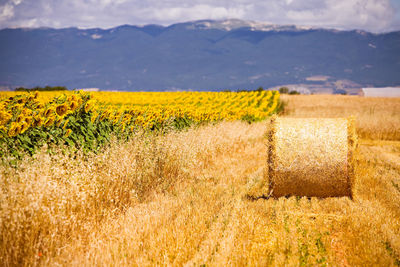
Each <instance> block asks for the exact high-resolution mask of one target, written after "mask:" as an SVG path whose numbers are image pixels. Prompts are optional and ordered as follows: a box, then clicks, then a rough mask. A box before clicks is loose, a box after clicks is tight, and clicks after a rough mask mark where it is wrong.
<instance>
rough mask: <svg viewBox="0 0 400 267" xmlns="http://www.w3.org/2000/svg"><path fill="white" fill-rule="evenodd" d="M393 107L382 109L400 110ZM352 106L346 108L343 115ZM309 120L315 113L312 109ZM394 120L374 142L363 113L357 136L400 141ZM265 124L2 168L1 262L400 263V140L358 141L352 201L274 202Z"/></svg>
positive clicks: (227, 126)
mask: <svg viewBox="0 0 400 267" xmlns="http://www.w3.org/2000/svg"><path fill="white" fill-rule="evenodd" d="M315 98H316V97H314V96H311V97H310V101H311V102H315V103H317V102H318V100H317V99H315ZM343 99H345V98H343ZM350 99H352V98H350ZM360 99H362V98H360ZM296 101H297V100H296ZM302 101H303V102H306V100H305V99H303V100H302ZM357 101H361V100H357ZM365 101H367V102H368V101H370V100H369V99H366V100H365ZM391 101H395V100H391ZM294 102H295V101H294V100H292V98H290V99H289V104H288V106H287V107H288V109H289V111H290V110H292V111H293V108H292V107H291V105H295V109H294V111H293V112H296V114H294V113H292V114H291V116H297V115H298V116H300V115H301V113H302V110H301V109H302V108H301V106H299V104H298V103H297V104H296V103H294ZM319 102H324V103H325V106H324V107H323V110H322V111H321V116H325V117H326V116H329V113H328V111H329V106H327V105H331V106H332V109H333V110H335V107H336V106H338V101H337V98H333V100H332V101H331V102H329V101H328V100H327V99H325V97H324V96H321V101H319ZM353 104H354V103H353ZM303 105H305V103H303ZM361 105H363V106H365V107H366V106H367V105H366V104H365V105H364V104H363V103H361ZM393 105H394V104H393V103H392V106H391V108H389V111H387V112H386V113H385V112H384V111H383V110H381V111H379V114H390V112H394V107H393ZM311 106H312V104H310V107H311ZM354 109H356V108H354V107H352V105H351V104H349V105H348V108H347V112H348V113H349V110H350V111H351V110H354ZM390 109H391V111H390ZM360 110H362V109H360ZM303 114H307V116H310V117H311V116H312V117H318V116H319V111H318V110H314V114H313V113H312V112H311V111H310V110H308V108H306V107H305V108H304V111H303ZM331 114H332V113H331ZM343 115H347V114H343ZM375 116H376V113H373V114H370V120H371V123H372V125H373V123H374V122H375V121H378V120H379V118H376V117H375ZM388 116H389V115H388ZM390 116H392V117H391V118H390V119H385V118H383V119H381V122H382V125H381V127H382V128H383V129H386V130H385V131H382V132H380V133H379V134H378V135H376V133H374V132H370V133H368V131H367V129H372V130H373V131H376V130H377V129H378V128H374V127H375V126H373V127H371V128H368V127H367V126H368V123H367V122H368V118H367V116H366V115H365V116H364V117H363V118H362V120H363V124H362V125H361V126H360V125H359V129H363V130H364V131H365V132H366V134H365V135H364V137H368V138H374V137H377V136H379V137H383V138H386V139H396V138H397V137H396V136H398V133H395V131H396V129H398V128H394V129H395V130H392V131H390V127H391V126H393V124H392V123H393V122H394V121H396V119H397V120H398V116H399V115H396V114H393V115H390ZM396 116H397V117H396ZM385 123H388V124H385ZM360 127H361V128H360ZM393 127H398V126H393ZM266 129H267V125H266V124H265V123H256V124H251V125H248V124H245V123H241V122H232V123H221V124H218V125H214V126H213V125H209V126H203V127H201V128H198V129H191V130H189V131H186V132H180V133H172V134H169V135H166V136H159V137H155V136H137V138H135V139H134V140H133V141H131V142H129V143H127V144H114V145H112V146H111V147H110V148H109V149H108V150H107V151H105V152H104V153H102V154H99V155H95V156H92V157H89V158H83V157H81V156H78V157H77V158H76V159H75V160H71V159H70V158H69V157H68V156H63V155H62V153H56V155H53V156H49V155H47V154H45V153H41V154H39V155H38V156H37V159H36V160H35V161H28V160H27V161H26V162H24V163H23V165H22V167H21V168H20V169H18V170H12V169H9V168H5V167H2V169H1V172H0V174H1V180H0V183H1V184H0V188H1V189H0V205H1V206H0V209H1V210H0V225H1V226H0V262H2V264H3V265H5V266H12V265H46V266H49V265H50V266H54V265H62V266H71V265H75V266H93V265H98V266H109V265H114V266H127V265H129V266H132V265H133V266H139V265H140V266H146V265H147V266H148V265H178V266H180V265H187V266H198V265H201V264H207V265H218V266H220V265H271V266H281V265H287V266H299V265H300V266H303V265H304V266H308V265H334V266H373V265H380V266H393V265H396V264H397V265H400V178H399V177H400V175H399V174H400V165H399V162H400V142H398V141H381V140H378V139H376V138H374V139H376V140H361V141H360V147H359V154H358V155H357V156H356V160H357V164H356V168H355V176H356V180H355V181H356V182H355V184H354V199H353V200H350V199H349V198H347V197H344V198H326V199H319V198H296V197H290V198H279V199H273V198H269V199H267V198H265V196H264V197H263V195H266V194H268V192H267V191H266V186H265V184H264V183H265V178H266V177H265V175H266V173H265V170H266V166H267V164H266V159H267V146H266V138H265V132H266ZM390 133H392V134H390ZM389 136H391V137H392V138H388V137H389ZM394 137H396V138H394Z"/></svg>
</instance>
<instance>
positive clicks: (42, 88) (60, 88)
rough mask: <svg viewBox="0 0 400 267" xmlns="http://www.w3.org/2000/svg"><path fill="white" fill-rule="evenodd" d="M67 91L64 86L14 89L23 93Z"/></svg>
mask: <svg viewBox="0 0 400 267" xmlns="http://www.w3.org/2000/svg"><path fill="white" fill-rule="evenodd" d="M66 90H68V89H67V87H65V86H46V87H40V86H36V87H33V88H25V87H18V88H15V91H19V92H20V91H23V92H32V91H66Z"/></svg>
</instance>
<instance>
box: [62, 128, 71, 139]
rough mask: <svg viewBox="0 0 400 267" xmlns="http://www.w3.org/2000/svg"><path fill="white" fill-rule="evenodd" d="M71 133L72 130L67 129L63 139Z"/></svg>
mask: <svg viewBox="0 0 400 267" xmlns="http://www.w3.org/2000/svg"><path fill="white" fill-rule="evenodd" d="M71 133H72V130H71V129H67V131H66V132H65V134H64V137H65V138H67V137H68V136H69V135H70V134H71Z"/></svg>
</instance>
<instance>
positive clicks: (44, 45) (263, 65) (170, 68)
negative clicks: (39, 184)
mask: <svg viewBox="0 0 400 267" xmlns="http://www.w3.org/2000/svg"><path fill="white" fill-rule="evenodd" d="M399 84H400V32H388V33H381V34H374V33H369V32H365V31H359V30H353V31H340V30H334V29H322V28H316V27H301V26H296V25H274V24H267V23H260V22H252V21H242V20H236V19H231V20H220V21H213V20H201V21H193V22H186V23H177V24H173V25H170V26H161V25H145V26H132V25H122V26H119V27H114V28H110V29H99V28H96V29H79V28H64V29H52V28H15V29H2V30H0V86H2V88H9V89H12V88H15V87H18V86H24V87H34V86H45V85H52V86H56V85H57V86H58V85H59V86H67V87H68V88H93V87H95V88H100V89H101V90H121V91H173V90H205V91H217V90H225V89H230V90H237V89H257V88H258V87H259V86H262V87H264V88H272V87H277V86H278V87H279V86H282V85H297V86H302V87H306V88H311V89H310V90H311V91H312V92H320V91H324V90H325V91H333V92H334V91H335V90H339V89H344V90H350V91H351V90H352V89H354V88H359V87H363V86H370V87H371V86H377V87H378V86H396V85H399Z"/></svg>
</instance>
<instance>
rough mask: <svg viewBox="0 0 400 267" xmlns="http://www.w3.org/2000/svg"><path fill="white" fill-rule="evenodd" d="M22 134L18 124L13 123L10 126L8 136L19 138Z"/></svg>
mask: <svg viewBox="0 0 400 267" xmlns="http://www.w3.org/2000/svg"><path fill="white" fill-rule="evenodd" d="M20 132H21V125H20V124H19V123H16V122H12V123H11V125H10V129H9V130H8V136H9V137H14V136H17V135H18V134H19V133H20Z"/></svg>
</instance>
